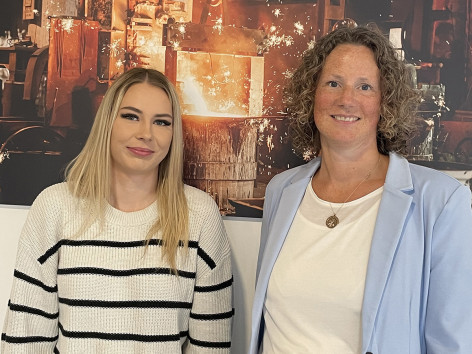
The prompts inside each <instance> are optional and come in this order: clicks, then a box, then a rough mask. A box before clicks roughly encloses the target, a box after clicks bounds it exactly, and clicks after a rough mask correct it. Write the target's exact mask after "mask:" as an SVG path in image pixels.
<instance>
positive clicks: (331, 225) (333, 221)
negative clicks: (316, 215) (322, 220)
mask: <svg viewBox="0 0 472 354" xmlns="http://www.w3.org/2000/svg"><path fill="white" fill-rule="evenodd" d="M337 224H339V219H338V217H337V216H336V214H335V215H331V216H330V217H329V218H327V219H326V226H328V227H329V228H330V229H332V228H334V227H336V225H337Z"/></svg>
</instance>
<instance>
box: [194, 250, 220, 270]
mask: <svg viewBox="0 0 472 354" xmlns="http://www.w3.org/2000/svg"><path fill="white" fill-rule="evenodd" d="M197 254H198V256H199V257H200V258H201V259H203V260H204V261H205V263H206V264H208V266H209V267H210V268H211V269H214V268H215V267H216V263H215V261H214V260H213V259H212V258H211V257H210V256H209V255H208V253H206V252H205V251H204V250H203V249H202V248H200V247H198V251H197Z"/></svg>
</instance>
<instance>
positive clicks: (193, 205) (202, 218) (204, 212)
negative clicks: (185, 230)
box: [184, 185, 221, 226]
mask: <svg viewBox="0 0 472 354" xmlns="http://www.w3.org/2000/svg"><path fill="white" fill-rule="evenodd" d="M184 193H185V197H186V199H187V206H188V212H189V222H190V224H191V226H197V225H200V226H203V225H205V224H208V223H217V222H218V223H219V222H220V220H221V215H220V211H219V209H218V206H217V205H216V203H215V201H214V200H213V198H212V197H211V196H210V195H208V194H207V193H206V192H204V191H202V190H200V189H198V188H195V187H191V186H188V185H184Z"/></svg>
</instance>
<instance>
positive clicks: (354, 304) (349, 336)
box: [263, 183, 383, 354]
mask: <svg viewBox="0 0 472 354" xmlns="http://www.w3.org/2000/svg"><path fill="white" fill-rule="evenodd" d="M382 191H383V187H381V188H379V189H377V190H375V191H373V192H372V193H370V194H368V195H366V196H364V197H362V198H360V199H357V200H354V201H352V202H349V203H346V204H345V205H344V206H343V207H342V208H341V209H340V210H339V208H340V207H341V205H342V204H341V203H339V204H338V203H331V205H332V208H333V210H334V211H335V212H336V211H338V210H339V213H337V216H338V218H339V220H340V223H339V224H338V225H337V226H336V227H335V228H333V229H329V228H328V227H327V226H326V224H325V222H326V218H327V217H328V216H330V215H332V214H333V213H332V211H331V207H330V203H328V202H326V201H324V200H321V199H319V198H318V196H317V195H316V194H315V193H314V191H313V188H312V187H311V183H310V184H308V187H307V189H306V192H305V196H304V198H303V200H302V202H301V204H300V207H299V209H298V211H297V213H296V216H295V218H294V220H293V223H292V226H291V228H290V231H289V232H288V235H287V238H286V239H285V242H284V244H283V247H282V250H281V252H280V254H279V256H278V258H277V261H276V263H275V265H274V268H273V270H272V273H271V276H270V280H269V285H268V289H267V296H266V300H265V305H264V321H265V331H264V338H263V353H267V354H269V353H284V354H286V353H291V354H296V353H317V354H322V353H327V354H328V353H329V354H332V353H342V354H345V353H359V351H360V349H361V339H362V332H361V310H362V300H363V296H364V285H365V278H366V272H367V262H368V258H369V252H370V245H371V241H372V235H373V232H374V226H375V220H376V218H377V211H378V207H379V204H380V199H381V195H382Z"/></svg>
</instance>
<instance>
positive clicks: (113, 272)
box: [57, 267, 195, 279]
mask: <svg viewBox="0 0 472 354" xmlns="http://www.w3.org/2000/svg"><path fill="white" fill-rule="evenodd" d="M177 273H178V275H179V276H181V277H184V278H190V279H193V278H195V273H194V272H187V271H184V270H177ZM57 274H58V275H68V274H99V275H109V276H113V277H129V276H133V275H143V274H146V275H153V274H167V275H174V274H173V273H172V270H171V269H170V268H137V269H126V270H121V269H118V270H117V269H105V268H93V267H75V268H60V269H58V270H57Z"/></svg>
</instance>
